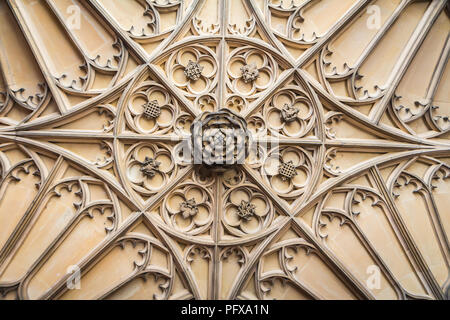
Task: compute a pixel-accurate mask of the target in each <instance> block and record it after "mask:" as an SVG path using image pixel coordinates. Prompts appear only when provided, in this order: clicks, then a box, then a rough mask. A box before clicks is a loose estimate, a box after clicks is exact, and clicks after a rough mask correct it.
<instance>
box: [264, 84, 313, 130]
mask: <svg viewBox="0 0 450 320" xmlns="http://www.w3.org/2000/svg"><path fill="white" fill-rule="evenodd" d="M265 119H267V122H268V128H269V130H270V132H271V134H272V135H275V136H279V135H283V136H288V137H291V138H301V137H304V136H305V135H307V134H309V133H310V132H311V130H312V128H313V127H314V125H315V123H316V121H315V120H316V114H315V112H314V108H313V106H312V104H311V100H310V99H309V98H308V96H307V95H306V93H305V92H303V91H302V90H300V88H299V87H297V86H288V87H287V88H284V89H283V90H280V91H278V92H277V93H276V94H275V95H274V96H273V97H272V99H270V100H269V101H268V102H267V103H266V106H265Z"/></svg>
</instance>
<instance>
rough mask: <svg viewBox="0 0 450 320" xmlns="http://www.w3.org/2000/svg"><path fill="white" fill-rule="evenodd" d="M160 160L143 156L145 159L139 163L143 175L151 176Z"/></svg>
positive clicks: (153, 174) (157, 169)
mask: <svg viewBox="0 0 450 320" xmlns="http://www.w3.org/2000/svg"><path fill="white" fill-rule="evenodd" d="M160 164H161V162H159V161H156V160H155V159H153V158H149V157H145V160H144V161H143V162H142V163H141V172H142V173H143V174H144V176H146V177H149V178H153V177H154V176H155V175H156V173H157V172H158V171H159V165H160Z"/></svg>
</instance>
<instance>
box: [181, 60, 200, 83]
mask: <svg viewBox="0 0 450 320" xmlns="http://www.w3.org/2000/svg"><path fill="white" fill-rule="evenodd" d="M202 71H203V67H202V66H201V65H199V64H198V63H197V62H194V61H192V60H189V63H188V64H187V66H186V67H185V68H184V74H185V75H186V77H188V78H189V79H190V80H192V81H197V80H198V79H200V76H201V75H202Z"/></svg>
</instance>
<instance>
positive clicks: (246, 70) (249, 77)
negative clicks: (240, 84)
mask: <svg viewBox="0 0 450 320" xmlns="http://www.w3.org/2000/svg"><path fill="white" fill-rule="evenodd" d="M241 72H242V80H244V82H245V83H249V82H252V81H255V80H256V79H257V78H258V77H259V70H258V67H257V66H256V64H255V63H250V64H246V65H245V66H243V67H241Z"/></svg>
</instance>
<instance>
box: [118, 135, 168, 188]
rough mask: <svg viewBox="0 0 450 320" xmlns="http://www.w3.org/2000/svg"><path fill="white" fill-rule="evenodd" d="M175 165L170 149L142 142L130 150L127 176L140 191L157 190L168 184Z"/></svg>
mask: <svg viewBox="0 0 450 320" xmlns="http://www.w3.org/2000/svg"><path fill="white" fill-rule="evenodd" d="M174 167H175V163H174V160H173V158H172V154H171V152H170V150H168V149H166V148H164V147H163V146H160V145H158V144H147V143H142V144H140V145H137V146H136V147H134V148H133V149H132V150H130V155H129V157H128V159H127V178H128V180H129V181H130V182H131V183H132V186H133V187H134V188H135V189H136V191H138V192H141V193H144V194H145V193H149V192H150V193H151V192H156V191H158V190H160V189H161V188H162V187H163V186H164V185H166V183H167V181H168V180H169V178H170V175H171V173H172V172H173V170H174Z"/></svg>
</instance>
